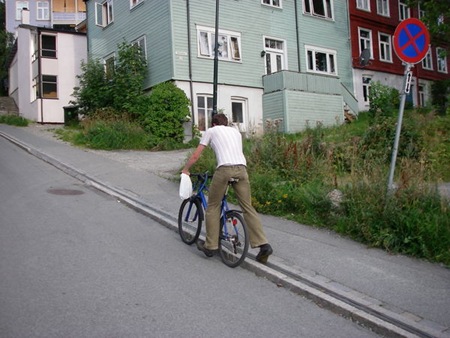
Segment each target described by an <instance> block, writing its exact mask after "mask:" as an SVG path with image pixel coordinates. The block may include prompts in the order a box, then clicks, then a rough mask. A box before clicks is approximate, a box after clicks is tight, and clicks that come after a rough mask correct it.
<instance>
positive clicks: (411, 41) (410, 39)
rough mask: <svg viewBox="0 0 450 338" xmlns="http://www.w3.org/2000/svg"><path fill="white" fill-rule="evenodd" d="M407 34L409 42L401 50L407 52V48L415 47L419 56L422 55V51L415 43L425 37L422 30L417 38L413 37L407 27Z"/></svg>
mask: <svg viewBox="0 0 450 338" xmlns="http://www.w3.org/2000/svg"><path fill="white" fill-rule="evenodd" d="M405 33H406V34H407V35H408V37H409V40H408V42H407V43H405V44H404V45H403V46H402V47H401V50H402V51H403V50H405V49H406V48H408V47H409V46H410V45H413V47H414V49H415V50H416V52H417V54H420V49H419V48H418V47H417V45H416V43H415V41H416V40H417V39H418V38H420V37H421V36H422V35H424V32H423V31H422V30H421V31H419V33H417V34H416V35H415V36H412V34H411V32H410V31H409V30H408V27H405Z"/></svg>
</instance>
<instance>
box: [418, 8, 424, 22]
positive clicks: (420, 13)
mask: <svg viewBox="0 0 450 338" xmlns="http://www.w3.org/2000/svg"><path fill="white" fill-rule="evenodd" d="M418 14H419V19H422V18H423V17H424V16H425V10H423V9H422V6H420V4H419V7H418Z"/></svg>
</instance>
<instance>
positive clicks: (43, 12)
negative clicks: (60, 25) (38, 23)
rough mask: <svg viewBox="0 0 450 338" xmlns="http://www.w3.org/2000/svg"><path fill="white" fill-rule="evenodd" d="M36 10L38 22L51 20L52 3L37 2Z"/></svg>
mask: <svg viewBox="0 0 450 338" xmlns="http://www.w3.org/2000/svg"><path fill="white" fill-rule="evenodd" d="M36 9H37V11H36V20H49V19H50V3H49V2H48V1H37V2H36Z"/></svg>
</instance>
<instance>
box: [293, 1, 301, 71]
mask: <svg viewBox="0 0 450 338" xmlns="http://www.w3.org/2000/svg"><path fill="white" fill-rule="evenodd" d="M297 5H298V4H297V0H294V6H295V34H296V38H297V67H298V72H299V73H300V35H299V32H298V30H299V29H298V9H297Z"/></svg>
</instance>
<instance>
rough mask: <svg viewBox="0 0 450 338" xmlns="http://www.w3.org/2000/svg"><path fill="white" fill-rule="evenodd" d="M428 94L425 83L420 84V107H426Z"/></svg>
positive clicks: (418, 90)
mask: <svg viewBox="0 0 450 338" xmlns="http://www.w3.org/2000/svg"><path fill="white" fill-rule="evenodd" d="M426 93H427V85H426V84H424V83H419V85H418V87H417V95H418V99H419V106H420V107H425V106H426V101H425V99H426V96H427V95H426Z"/></svg>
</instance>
